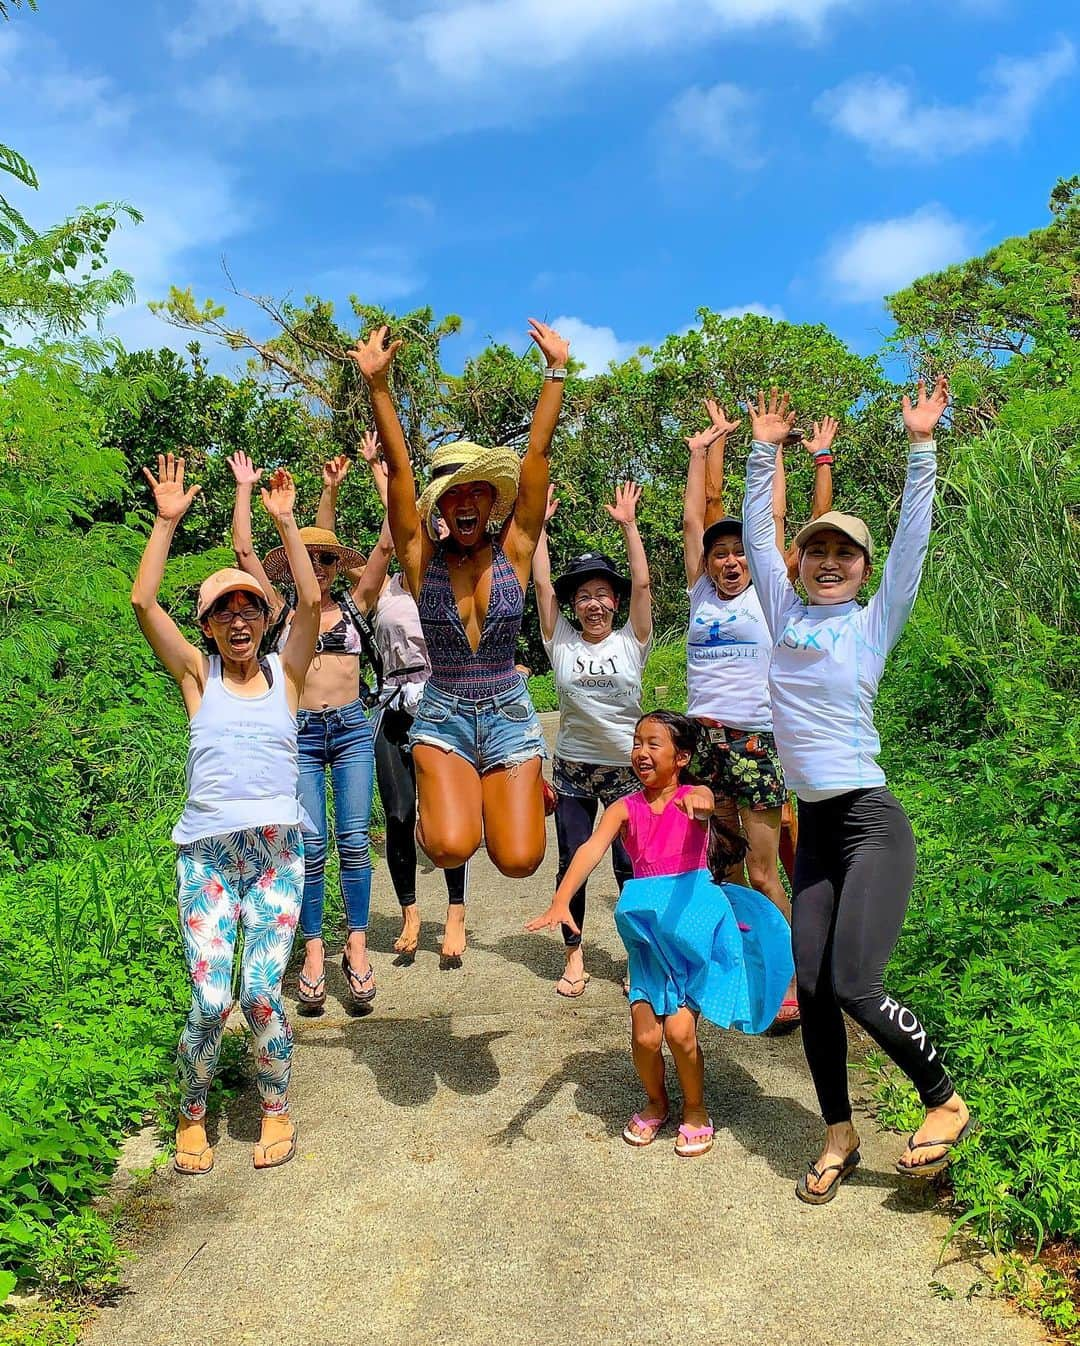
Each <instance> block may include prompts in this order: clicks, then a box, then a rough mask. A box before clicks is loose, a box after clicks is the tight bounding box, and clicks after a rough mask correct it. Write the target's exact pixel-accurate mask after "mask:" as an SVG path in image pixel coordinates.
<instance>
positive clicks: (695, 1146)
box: [675, 1117, 714, 1159]
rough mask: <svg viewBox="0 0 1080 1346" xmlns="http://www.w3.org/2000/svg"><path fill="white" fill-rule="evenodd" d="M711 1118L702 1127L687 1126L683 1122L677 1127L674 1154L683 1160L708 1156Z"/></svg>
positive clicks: (711, 1142) (711, 1135)
mask: <svg viewBox="0 0 1080 1346" xmlns="http://www.w3.org/2000/svg"><path fill="white" fill-rule="evenodd" d="M713 1134H714V1133H713V1124H712V1118H711V1117H710V1118H709V1120H708V1121H707V1122H706V1124H705V1125H704V1126H687V1125H686V1123H685V1122H683V1124H682V1126H680V1127H679V1135H678V1139H677V1140H676V1141H675V1153H676V1154H677V1155H680V1156H681V1157H682V1158H683V1159H694V1158H696V1157H697V1156H698V1155H699V1154H708V1153H709V1151H710V1150H711V1149H712V1147H713Z"/></svg>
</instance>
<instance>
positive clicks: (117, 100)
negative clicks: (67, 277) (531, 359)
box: [0, 0, 1080, 368]
mask: <svg viewBox="0 0 1080 1346" xmlns="http://www.w3.org/2000/svg"><path fill="white" fill-rule="evenodd" d="M1033 16H1034V17H1033ZM1078 67H1080V32H1078V24H1077V20H1076V7H1075V4H1074V3H1071V2H1069V3H1067V2H1066V0H1047V2H1046V3H1040V4H1039V5H1034V6H1033V5H1025V4H1023V3H1021V0H953V3H952V4H951V5H949V6H948V7H946V6H942V5H940V4H929V3H926V4H920V3H908V4H903V5H895V4H885V3H878V2H877V0H577V3H576V4H573V5H571V4H569V3H555V0H546V3H545V2H544V0H396V2H395V0H187V2H186V3H185V2H184V0H181V2H180V3H173V4H168V5H167V4H165V3H161V2H160V0H108V2H107V3H106V0H39V10H38V12H37V13H36V14H32V13H29V12H27V11H15V13H14V18H13V20H12V22H10V23H8V24H6V25H3V27H2V28H0V115H2V119H3V120H2V125H3V139H4V140H5V141H6V142H7V143H9V144H11V145H13V146H14V147H15V148H17V149H19V150H20V151H21V152H23V153H24V154H25V155H26V156H27V157H28V158H29V159H30V160H31V162H32V163H33V164H34V165H35V167H36V169H37V170H38V174H39V176H40V178H41V180H42V187H41V190H40V191H39V192H38V193H37V194H36V199H33V198H31V197H30V196H23V197H18V196H16V199H18V200H19V203H20V204H21V205H23V206H24V208H26V209H27V211H28V213H29V214H30V215H31V218H33V219H35V220H36V221H37V222H39V223H44V222H46V221H51V220H53V219H56V218H57V217H59V216H60V215H63V214H66V213H68V212H70V211H71V210H72V209H74V208H75V207H76V206H78V205H80V204H83V203H86V202H97V201H102V200H111V199H124V200H127V201H130V202H131V203H132V204H134V205H136V206H137V207H139V208H140V209H141V210H142V211H143V212H144V214H145V216H146V221H145V223H144V224H143V225H142V226H140V227H138V228H131V229H127V230H125V231H124V233H123V235H122V236H121V237H119V238H118V239H117V240H116V242H115V245H114V247H113V249H112V255H113V258H114V260H115V261H116V262H118V263H119V264H122V265H124V266H125V267H126V268H127V269H128V270H130V271H131V272H132V273H133V274H134V276H135V278H136V282H137V285H138V290H139V298H140V304H139V306H138V307H136V308H135V309H133V310H129V311H127V312H124V313H122V314H119V315H117V316H116V318H115V319H114V321H113V327H114V329H115V330H116V331H117V332H118V333H119V334H120V335H121V336H122V337H123V339H124V340H125V342H126V343H127V344H128V345H129V346H131V347H138V346H144V345H165V344H168V345H173V346H178V347H180V346H182V345H183V344H184V342H185V341H186V340H187V337H186V336H185V335H184V334H182V333H178V332H176V331H174V330H173V329H170V328H169V327H167V326H166V325H164V324H163V323H161V322H160V320H158V319H156V318H154V317H153V316H152V315H150V314H149V313H148V312H147V310H146V308H145V301H146V300H148V299H152V298H155V297H159V296H161V295H163V294H164V293H165V291H166V290H167V287H168V286H169V285H170V284H176V285H180V286H189V285H190V286H192V287H194V289H195V291H196V294H197V295H207V294H209V295H213V296H215V297H217V298H224V297H225V290H226V284H225V280H224V277H223V275H222V271H221V259H222V257H224V258H225V259H226V261H227V262H228V265H229V268H230V270H231V272H232V274H233V276H234V278H235V280H236V282H237V284H238V286H240V287H241V288H243V289H247V290H250V291H255V292H258V293H265V294H273V295H275V296H278V297H280V296H282V295H285V294H288V293H291V294H292V295H293V296H294V297H297V298H299V297H302V296H303V295H304V294H305V293H311V292H315V293H319V294H322V295H323V296H325V297H329V298H334V299H338V300H342V299H343V298H344V296H346V295H347V294H349V293H350V292H355V293H358V294H359V295H360V297H361V298H363V299H365V300H368V301H370V302H379V303H386V304H387V305H390V306H392V307H398V308H401V309H404V308H409V307H414V306H416V305H418V304H421V303H429V304H431V305H432V306H433V307H434V308H435V309H436V311H437V312H439V313H446V312H454V313H458V314H460V315H461V317H462V319H463V321H464V331H463V335H462V336H461V337H460V338H458V339H456V340H455V342H454V347H455V350H454V351H453V353H451V352H448V355H450V357H451V358H452V359H456V360H460V359H462V358H464V355H465V354H466V353H467V351H468V350H471V349H476V348H477V347H479V346H481V345H483V343H484V341H485V340H486V339H487V338H489V337H500V338H503V337H506V338H510V337H512V338H513V339H514V340H515V341H516V342H520V344H521V345H522V346H524V344H525V342H524V337H523V335H522V334H523V332H524V327H525V318H526V317H527V316H529V315H537V316H540V317H546V318H547V319H548V320H549V321H552V320H555V321H561V322H562V323H563V325H564V327H565V328H566V329H567V334H568V335H570V336H571V338H572V341H573V348H574V352H575V354H577V355H578V356H579V357H580V358H584V359H585V360H586V361H587V363H588V365H589V366H590V367H591V368H596V367H602V366H603V365H604V363H605V362H606V361H607V359H609V358H611V357H612V356H621V355H624V354H626V353H628V352H630V351H632V350H633V349H634V348H635V347H636V346H637V344H638V343H641V342H650V343H651V342H655V341H657V340H659V339H661V338H662V337H663V336H664V335H665V334H667V333H668V332H672V331H678V330H680V329H683V328H685V327H687V326H688V325H689V324H691V323H692V322H693V318H694V313H695V310H696V309H697V308H698V307H699V306H701V305H706V306H708V307H710V308H713V309H718V310H724V311H738V310H741V309H744V308H746V307H748V306H750V307H755V308H757V309H760V310H762V311H767V312H770V313H774V314H777V315H783V316H784V317H787V318H789V319H791V320H792V321H798V322H825V323H827V324H828V325H829V326H830V327H832V328H833V329H834V330H836V331H837V332H839V333H840V334H841V335H842V336H843V337H844V338H845V339H846V340H847V341H849V342H850V343H851V344H852V345H853V346H854V347H855V348H856V349H858V350H860V351H870V350H873V349H876V348H877V347H878V345H879V344H880V340H881V337H882V335H883V334H884V332H885V331H886V330H887V327H888V322H887V314H886V312H885V310H884V307H883V305H882V302H881V297H882V295H883V294H884V293H886V292H887V291H888V290H890V289H895V288H898V287H900V286H902V285H903V284H905V283H906V282H907V281H909V280H911V279H912V278H914V277H915V276H916V275H919V274H921V273H923V272H925V271H927V270H931V269H935V268H937V267H940V266H942V265H945V264H947V263H948V262H951V261H957V260H961V259H962V258H963V257H965V256H969V255H971V254H972V253H974V252H978V251H981V250H983V249H984V248H986V247H987V246H989V245H990V244H992V243H994V242H995V241H997V240H999V239H1001V238H1004V237H1006V236H1008V235H1010V234H1015V233H1024V232H1027V231H1028V230H1030V229H1032V228H1035V227H1038V226H1040V225H1042V224H1043V223H1044V222H1045V220H1046V199H1047V196H1048V194H1049V191H1050V188H1051V186H1052V184H1053V182H1054V180H1055V179H1056V178H1057V177H1059V176H1063V175H1068V174H1070V173H1072V172H1075V171H1078V170H1080V163H1078V162H1077V160H1078V158H1080V156H1078V154H1077V143H1078V141H1077V134H1076V132H1077V127H1078V126H1080V115H1078V114H1080V79H1078V78H1077V69H1078ZM230 316H233V317H235V318H237V319H239V320H244V321H247V320H249V319H252V320H253V315H252V314H250V313H249V312H246V311H245V310H244V308H243V306H242V305H241V304H240V302H239V301H235V300H234V301H232V302H231V304H230Z"/></svg>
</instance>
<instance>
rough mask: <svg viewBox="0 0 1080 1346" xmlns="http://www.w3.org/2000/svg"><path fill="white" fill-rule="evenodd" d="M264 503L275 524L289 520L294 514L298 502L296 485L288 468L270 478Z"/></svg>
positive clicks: (264, 492) (278, 470)
mask: <svg viewBox="0 0 1080 1346" xmlns="http://www.w3.org/2000/svg"><path fill="white" fill-rule="evenodd" d="M262 502H263V504H264V505H265V506H266V512H267V514H269V515H270V517H271V518H272V519H273V520H274V521H275V522H278V521H280V520H281V519H287V518H288V517H289V516H290V515H291V514H292V512H293V505H294V504H295V502H296V485H295V483H294V482H293V479H292V474H291V473H290V472H289V471H288V470H287V469H286V468H284V467H279V468H278V469H277V471H276V472H275V473H274V475H273V476H272V477H271V478H270V489H269V490H267V489H266V487H265V486H264V487H263V490H262Z"/></svg>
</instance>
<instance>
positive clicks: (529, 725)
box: [409, 680, 547, 776]
mask: <svg viewBox="0 0 1080 1346" xmlns="http://www.w3.org/2000/svg"><path fill="white" fill-rule="evenodd" d="M409 742H410V743H411V744H412V745H413V746H414V747H415V745H416V744H417V743H429V744H431V745H432V746H433V747H436V748H442V749H444V750H445V751H446V752H454V753H457V755H458V756H459V757H464V759H465V760H466V762H468V763H469V764H470V765H471V766H474V767H475V768H476V770H477V771H478V772H479V773H480V775H481V776H482V775H483V774H484V772H485V771H493V770H494V769H495V768H496V767H509V766H520V765H521V763H522V762H528V761H529V760H530V759H531V758H533V757H547V748H546V746H545V744H544V731H543V730H542V729H541V727H540V721H539V719H538V718H537V715H536V711H535V710H534V709H533V703H532V699H531V698H530V696H529V692H528V688H527V687H526V686H525V683H524V681H521V680H519V681H518V683H517V684H516V685H515V686H513V687H510V688H509V689H508V690H507V691H505V692H501V693H500V694H499V695H498V696H489V697H485V698H484V699H483V700H482V701H470V700H469V698H468V697H464V696H454V695H453V694H452V693H450V692H443V691H440V690H439V688H438V687H435V686H433V685H432V684H431V683H430V682H429V683H428V685H427V686H426V687H425V688H424V695H423V697H422V698H421V700H420V704H419V705H418V706H417V708H416V718H415V720H414V721H413V727H412V732H411V734H410V735H409Z"/></svg>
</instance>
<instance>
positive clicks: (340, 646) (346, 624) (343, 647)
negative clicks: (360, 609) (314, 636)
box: [315, 603, 365, 658]
mask: <svg viewBox="0 0 1080 1346" xmlns="http://www.w3.org/2000/svg"><path fill="white" fill-rule="evenodd" d="M338 609H339V611H340V612H341V617H340V618H339V620H338V621H337V622H336V623H335V624H334V625H333V626H332V627H331V628H330V630H329V631H321V632H320V633H319V638H318V640H317V641H316V642H315V653H316V654H355V655H356V656H357V658H360V657H361V656H362V655H363V654H364V653H365V650H364V643H363V641H362V640H361V639H360V632H359V631H358V630H357V629H356V626H355V624H354V623H353V621H352V620H351V618H350V617H349V614H348V613H347V612H346V611H345V607H344V605H343V604H341V603H339V604H338Z"/></svg>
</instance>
